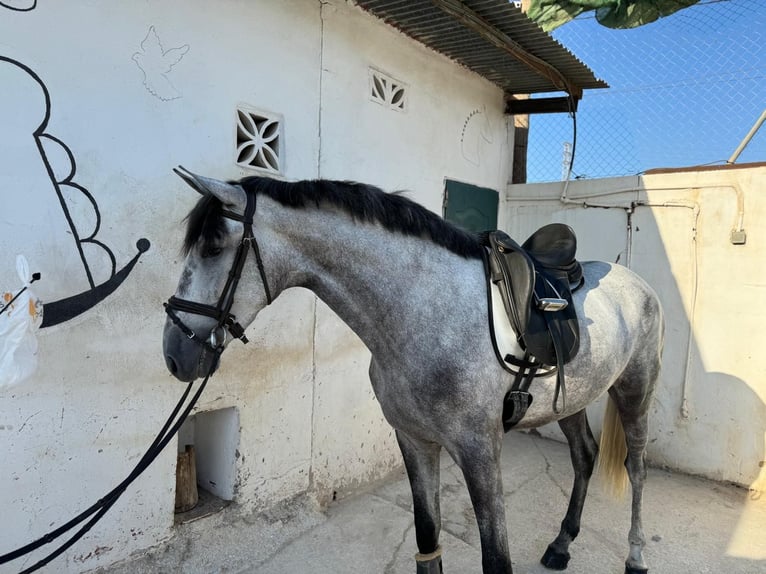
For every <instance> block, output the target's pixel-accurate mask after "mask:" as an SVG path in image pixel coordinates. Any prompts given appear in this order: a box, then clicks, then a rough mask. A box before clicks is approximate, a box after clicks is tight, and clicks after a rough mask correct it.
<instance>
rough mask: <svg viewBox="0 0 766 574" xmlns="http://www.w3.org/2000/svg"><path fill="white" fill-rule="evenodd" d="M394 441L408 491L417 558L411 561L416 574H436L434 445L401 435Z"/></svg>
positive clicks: (436, 458)
mask: <svg viewBox="0 0 766 574" xmlns="http://www.w3.org/2000/svg"><path fill="white" fill-rule="evenodd" d="M396 439H397V441H398V442H399V448H400V449H401V451H402V456H403V457H404V466H405V468H406V469H407V476H408V478H409V480H410V487H411V489H412V504H413V510H414V513H415V539H416V540H417V544H418V554H417V556H416V557H415V560H416V563H417V574H440V573H441V572H442V559H441V548H440V547H439V532H440V531H441V512H440V510H439V453H440V452H441V446H440V445H438V444H436V443H431V442H426V441H422V440H419V439H415V438H413V437H411V436H409V435H408V434H406V433H404V432H402V431H396Z"/></svg>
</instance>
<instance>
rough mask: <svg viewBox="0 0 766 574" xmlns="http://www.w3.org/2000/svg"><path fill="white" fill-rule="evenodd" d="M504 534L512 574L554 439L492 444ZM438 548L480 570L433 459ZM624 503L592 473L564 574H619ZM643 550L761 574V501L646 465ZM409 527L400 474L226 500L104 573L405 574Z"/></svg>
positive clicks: (471, 530)
mask: <svg viewBox="0 0 766 574" xmlns="http://www.w3.org/2000/svg"><path fill="white" fill-rule="evenodd" d="M503 477H504V481H505V500H506V512H507V517H508V537H509V541H510V546H511V554H512V556H513V560H514V562H513V566H514V572H515V573H516V574H536V573H543V572H550V571H548V570H546V569H545V568H544V567H543V566H541V565H540V564H539V559H540V557H541V556H542V554H543V552H544V551H545V548H546V546H547V545H548V543H549V542H551V541H552V540H553V538H554V537H555V536H556V534H557V532H558V526H559V523H560V522H561V519H562V518H563V515H564V512H565V509H566V504H567V501H568V496H569V495H568V493H569V490H570V488H571V480H572V470H571V466H570V462H569V451H568V448H567V446H566V445H563V444H560V443H557V442H554V441H551V440H547V439H543V438H540V437H539V436H535V435H534V434H522V433H517V432H512V433H509V434H508V435H507V436H506V444H505V446H504V450H503ZM441 500H442V518H443V529H442V536H441V543H442V546H443V548H444V571H445V572H446V573H447V574H451V573H453V574H472V573H477V574H478V573H480V572H481V553H480V545H479V536H478V530H477V528H476V522H475V518H474V515H473V510H472V508H471V504H470V501H469V498H468V493H467V491H466V489H465V485H464V482H463V478H462V476H461V473H460V471H459V469H458V468H457V467H456V466H455V464H454V463H453V462H452V460H451V459H450V458H449V457H446V456H445V457H444V458H443V460H442V494H441ZM629 524H630V511H629V499H628V498H627V497H625V498H624V499H623V500H619V501H616V500H614V499H613V498H611V497H610V496H609V495H607V494H605V493H604V492H603V491H602V489H601V485H600V482H599V479H598V476H595V477H594V480H593V482H592V483H591V489H590V493H589V496H588V500H587V501H586V505H585V511H584V515H583V521H582V531H581V532H580V536H579V537H578V539H577V540H576V541H575V542H574V543H573V545H572V547H571V548H570V550H571V554H572V559H571V561H570V563H569V568H568V570H567V572H569V573H571V574H621V573H622V572H623V568H624V559H625V556H626V555H627V550H628V543H627V532H628V528H629ZM644 530H645V533H646V537H647V541H648V542H647V547H646V551H645V557H646V560H647V562H648V563H649V567H650V572H653V573H655V574H665V573H667V574H692V573H694V574H703V573H715V574H757V573H761V574H766V496H765V497H763V498H762V499H760V500H759V499H757V496H755V494H752V493H749V492H748V491H747V490H745V489H741V488H736V487H733V486H728V485H722V484H718V483H714V482H710V481H706V480H701V479H697V478H692V477H688V476H684V475H679V474H673V473H669V472H666V471H663V470H658V469H652V470H650V472H649V479H648V482H647V486H646V489H645V492H644ZM415 552H416V545H415V529H414V526H413V518H412V510H411V500H410V492H409V485H408V483H407V479H406V477H405V475H404V473H403V471H402V472H400V473H396V474H395V475H393V476H392V477H390V479H389V480H387V481H384V482H382V483H380V484H377V485H374V486H372V487H370V488H369V489H367V490H366V491H364V492H360V493H356V494H354V495H352V496H348V497H346V498H344V499H342V500H339V501H336V502H334V503H333V504H332V505H331V506H330V507H329V508H327V509H325V510H323V511H322V510H319V509H318V508H317V506H316V505H315V504H314V503H312V501H311V500H310V499H308V498H307V497H304V498H298V499H296V500H293V501H291V502H290V503H286V504H283V505H280V506H279V507H278V508H276V509H273V510H272V511H270V512H269V513H264V514H259V515H255V516H249V517H248V516H241V515H240V513H238V511H237V508H236V506H231V507H229V508H227V509H225V510H223V511H221V512H219V513H218V514H216V515H214V516H210V517H207V518H204V519H201V520H198V521H196V522H192V523H189V524H185V525H183V526H180V527H179V528H178V534H177V536H176V537H175V538H174V539H173V540H171V541H170V542H169V543H168V544H166V545H164V546H162V547H160V548H158V549H155V550H153V551H151V552H149V553H147V554H146V555H145V556H143V557H141V558H140V559H137V560H134V561H132V562H129V563H125V564H122V565H119V566H114V567H112V568H109V569H102V570H99V572H101V573H104V574H106V573H109V574H128V573H130V574H158V573H163V574H164V573H168V574H169V573H176V572H183V573H189V574H197V573H205V574H208V573H210V574H213V573H215V574H218V573H239V574H286V573H298V572H311V573H312V574H343V573H354V574H361V573H364V574H377V573H380V574H400V573H402V574H413V573H414V572H415V562H414V553H415Z"/></svg>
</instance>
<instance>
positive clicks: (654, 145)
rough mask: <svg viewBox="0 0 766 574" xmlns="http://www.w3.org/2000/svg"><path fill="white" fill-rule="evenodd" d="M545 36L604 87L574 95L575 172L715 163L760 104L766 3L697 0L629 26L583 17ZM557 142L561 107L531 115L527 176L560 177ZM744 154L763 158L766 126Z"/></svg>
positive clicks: (563, 129) (764, 83) (765, 84)
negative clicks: (576, 99) (620, 27)
mask: <svg viewBox="0 0 766 574" xmlns="http://www.w3.org/2000/svg"><path fill="white" fill-rule="evenodd" d="M552 34H553V36H554V38H556V40H558V41H559V42H561V43H562V44H563V45H564V46H565V47H566V48H567V49H569V50H570V51H571V52H572V53H573V54H574V55H575V56H576V57H578V58H579V59H581V60H582V61H583V62H585V64H586V65H588V66H589V67H590V68H591V69H592V70H594V72H595V73H596V75H597V76H598V77H600V78H602V79H604V80H606V81H607V82H608V83H609V84H610V86H611V87H610V88H609V89H606V90H587V91H586V92H585V95H584V97H583V100H582V101H581V102H580V106H579V111H578V113H577V144H576V151H575V165H574V169H573V172H574V173H573V177H588V178H593V177H605V176H611V175H627V174H634V173H640V172H643V171H645V170H647V169H651V168H654V167H682V166H689V165H700V164H710V163H723V162H725V160H726V159H728V158H729V156H730V155H731V154H732V152H733V151H734V149H735V148H736V147H737V145H738V144H739V142H740V141H741V140H742V138H743V137H744V136H745V135H746V134H747V132H748V131H749V130H750V128H751V127H752V125H753V123H754V122H755V121H756V120H757V119H758V117H759V116H760V114H761V112H762V111H763V110H764V109H766V1H763V0H702V2H701V3H700V4H698V5H695V6H692V7H690V8H687V9H685V10H681V11H679V12H677V13H676V14H674V15H672V16H669V17H667V18H664V19H661V20H658V21H657V22H654V23H652V24H649V25H646V26H642V27H639V28H635V29H632V30H612V29H609V28H606V27H604V26H601V25H600V24H598V22H597V21H596V20H595V18H594V17H593V16H592V15H590V14H586V15H583V16H581V17H580V18H578V19H576V20H574V21H572V22H569V23H568V24H565V25H564V26H561V27H560V28H558V29H557V30H554V31H553V33H552ZM544 95H545V94H541V96H544ZM548 95H550V94H548ZM564 142H570V143H571V142H572V121H571V119H570V118H568V117H567V115H566V114H554V115H536V116H533V117H532V118H531V127H530V137H529V155H528V181H530V182H534V181H551V180H557V179H560V178H561V172H562V158H563V147H564ZM749 161H766V125H764V127H763V128H762V129H761V131H759V132H758V134H757V135H756V137H755V138H754V139H753V141H752V142H751V143H750V145H749V146H748V147H747V148H746V150H745V151H744V152H743V153H742V155H741V156H740V158H739V159H738V160H737V162H738V163H744V162H749Z"/></svg>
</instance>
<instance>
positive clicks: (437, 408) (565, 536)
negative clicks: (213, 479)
mask: <svg viewBox="0 0 766 574" xmlns="http://www.w3.org/2000/svg"><path fill="white" fill-rule="evenodd" d="M177 173H178V174H179V175H180V176H181V177H183V179H184V180H185V181H186V182H187V183H188V184H189V185H191V186H192V187H193V188H194V189H195V190H196V191H198V192H199V193H201V194H202V196H203V197H202V198H201V199H200V200H199V202H198V203H197V205H196V207H194V209H193V210H192V211H191V213H190V214H189V216H188V218H187V230H186V238H185V242H184V248H185V252H186V253H187V257H186V261H185V264H184V269H183V272H182V274H181V279H180V281H179V284H178V289H177V291H176V295H175V297H172V298H171V301H170V303H169V306H170V307H171V309H172V310H171V311H170V312H169V314H170V317H169V319H168V321H167V323H166V325H165V330H164V338H163V348H164V354H165V360H166V363H167V366H168V368H169V370H170V371H171V372H172V373H173V374H174V375H175V376H176V377H177V378H178V379H180V380H182V381H193V380H194V379H196V378H199V377H204V376H205V375H207V374H208V372H209V371H211V370H212V369H214V368H215V367H216V366H217V362H218V358H219V356H220V353H221V352H222V351H223V347H224V346H225V344H226V342H227V340H230V339H231V338H232V335H233V336H234V337H239V335H240V334H241V331H240V324H241V325H242V326H244V327H247V326H248V325H249V324H250V323H252V321H253V320H254V319H255V317H256V315H257V314H258V312H259V311H260V310H261V309H263V308H264V307H265V306H266V305H267V304H268V303H269V302H270V301H271V299H272V298H274V297H277V296H278V295H279V293H281V292H282V291H283V290H285V289H287V288H288V287H305V288H307V289H310V290H311V291H313V292H314V293H315V294H316V295H317V296H318V297H319V298H320V299H321V300H322V301H324V302H325V303H326V304H327V305H329V306H330V307H331V308H332V309H333V311H335V313H337V314H338V316H339V317H340V318H341V319H343V321H345V322H346V324H348V325H349V327H351V329H353V331H354V332H355V333H356V334H357V335H358V336H359V337H360V338H361V339H362V341H363V342H364V343H365V345H367V347H368V348H369V350H370V351H371V353H372V362H371V364H370V371H369V372H370V380H371V381H372V386H373V389H374V391H375V395H376V396H377V398H378V400H379V402H380V406H381V408H382V410H383V413H384V415H385V417H386V420H387V421H388V422H389V423H390V424H391V426H393V427H394V429H395V430H396V438H397V440H398V442H399V446H400V448H401V452H402V456H403V457H404V463H405V466H406V469H407V474H408V476H409V480H410V484H411V487H412V498H413V503H414V516H415V530H416V538H417V545H418V550H419V553H418V554H417V555H416V561H417V570H418V572H424V573H437V572H441V568H442V565H441V564H442V563H441V548H440V546H439V532H440V529H441V517H440V510H439V455H440V451H441V449H442V447H444V448H446V449H447V451H448V452H449V454H450V455H451V456H452V458H453V459H454V460H455V462H456V463H457V464H458V465H459V467H460V468H461V470H462V472H463V475H464V477H465V481H466V485H467V487H468V490H469V493H470V497H471V501H472V504H473V507H474V510H475V513H476V520H477V522H478V528H479V533H480V537H481V551H482V565H483V572H484V573H485V574H495V573H497V574H500V573H502V574H508V573H510V572H512V568H511V558H510V555H509V552H508V541H507V532H506V526H505V507H504V504H503V485H502V480H501V474H500V465H499V459H500V449H501V445H502V440H503V424H502V422H501V415H502V410H503V397H504V395H505V393H506V392H507V390H508V388H509V386H510V384H511V375H509V374H508V373H507V372H506V371H505V370H503V368H502V367H501V366H500V364H499V363H498V360H497V359H496V355H495V353H494V350H493V345H492V342H491V340H490V332H489V329H488V303H487V294H486V289H487V285H486V282H485V271H484V266H483V261H482V256H481V250H482V249H483V247H481V245H480V244H479V242H478V241H477V239H476V238H475V237H474V236H473V235H470V234H468V233H466V232H463V231H462V230H460V229H458V228H456V227H454V226H452V225H450V224H449V223H447V222H445V221H443V220H442V219H441V218H440V217H438V216H437V215H435V214H433V213H432V212H430V211H428V210H426V209H425V208H423V207H421V206H419V205H417V204H415V203H414V202H412V201H410V200H408V199H406V198H405V197H403V196H402V195H399V194H387V193H384V192H382V191H381V190H379V189H377V188H375V187H371V186H367V185H362V184H357V183H349V182H336V181H322V180H318V181H302V182H296V183H286V182H282V181H276V180H272V179H268V178H261V177H249V178H246V179H243V180H241V181H239V182H236V183H224V182H222V181H218V180H214V179H210V178H205V177H200V176H196V175H194V174H191V173H190V172H186V171H184V172H180V171H177ZM256 201H257V208H256ZM246 211H247V212H248V213H246ZM250 220H252V224H250V223H249V221H250ZM240 245H242V246H243V247H242V248H241V249H240V248H239V246H240ZM251 247H252V249H251ZM583 267H584V277H585V283H584V286H583V288H582V289H580V290H579V291H577V292H576V293H575V294H574V304H575V306H576V310H577V315H578V317H579V321H580V351H579V354H578V355H577V356H576V357H575V358H574V359H573V360H572V362H571V363H569V364H568V365H567V368H566V385H567V390H568V393H567V403H566V408H565V410H564V411H563V412H561V413H560V414H558V415H555V414H554V412H553V409H552V400H553V390H554V389H553V387H554V380H553V379H554V378H555V377H551V378H547V379H539V380H536V381H535V382H534V383H533V385H532V387H531V389H530V390H531V391H532V393H533V394H534V396H535V400H534V402H533V403H532V405H531V406H530V408H529V410H528V411H527V414H526V415H525V417H524V418H523V419H522V420H521V422H520V423H519V424H518V425H517V428H520V429H523V428H532V427H537V426H539V425H543V424H545V423H548V422H551V421H554V420H557V421H558V423H559V425H560V427H561V429H562V430H563V432H564V434H565V435H566V438H567V440H568V441H569V446H570V449H571V457H572V464H573V466H574V473H575V479H574V487H573V489H572V495H571V499H570V501H569V507H568V509H567V513H566V516H565V518H564V520H563V522H562V523H561V530H560V532H559V535H558V536H557V537H556V539H555V540H554V541H553V542H552V543H551V544H550V545H549V546H548V549H547V550H546V552H545V555H544V556H543V558H542V562H543V564H545V565H546V566H547V567H549V568H552V569H557V570H563V569H564V568H566V565H567V562H568V560H569V551H568V549H569V544H570V543H571V542H572V540H573V539H574V538H575V537H576V536H577V534H578V532H579V530H580V517H581V514H582V508H583V502H584V500H585V496H586V492H587V488H588V481H589V479H590V476H591V474H592V471H593V468H594V461H595V459H596V455H597V453H598V451H599V447H598V445H597V443H596V441H595V440H594V438H593V435H592V433H591V430H590V428H589V425H588V421H587V417H586V413H585V407H586V406H587V405H588V404H590V403H592V402H593V401H594V400H596V399H597V398H598V397H599V396H601V395H602V394H603V393H604V392H605V391H607V390H608V391H609V396H610V397H611V400H610V401H609V402H608V405H609V406H608V408H607V415H606V417H605V426H604V432H603V435H602V448H601V450H602V452H601V457H602V461H601V462H602V465H603V464H604V463H605V462H606V463H610V462H611V463H612V467H613V468H614V467H615V466H616V468H618V469H619V471H621V472H622V475H623V477H624V469H623V467H622V465H623V462H624V466H625V468H627V475H628V477H629V479H630V482H631V485H632V492H633V500H632V503H633V506H632V519H631V528H630V533H629V544H630V551H629V556H628V559H627V561H626V568H625V570H626V572H629V573H631V574H635V573H643V572H646V570H647V568H646V564H645V562H644V559H643V556H642V549H643V547H644V544H645V540H644V533H643V531H642V527H641V495H642V489H643V484H644V479H645V477H646V467H645V460H644V457H645V447H646V442H647V416H648V411H649V406H650V402H651V398H652V394H653V390H654V386H655V383H656V380H657V377H658V373H659V369H660V355H661V349H662V339H663V320H662V310H661V308H660V304H659V302H658V300H657V296H656V295H655V293H654V292H653V291H652V289H651V288H650V287H649V286H648V285H647V284H646V283H645V282H644V281H643V280H641V279H640V278H639V277H638V276H636V275H635V274H634V273H632V272H631V271H629V270H628V269H626V268H624V267H621V266H617V265H612V264H609V263H603V262H588V263H585V264H584V265H583ZM237 268H239V269H240V274H241V278H240V279H237V280H232V278H231V276H230V270H235V269H237ZM235 291H236V294H235V293H234V292H235ZM174 302H175V305H174ZM221 308H223V310H222V309H221ZM211 310H212V311H211ZM224 324H225V326H224V327H222V325H224ZM226 331H228V336H227V332H226ZM620 423H621V424H620ZM623 432H624V434H621V433H623ZM604 438H606V439H608V440H607V441H606V444H607V445H609V444H616V445H617V446H621V447H622V451H621V452H620V451H619V449H611V448H610V449H606V448H605V447H604V444H605V441H604V440H603V439H604ZM625 447H627V450H625ZM607 450H609V452H607ZM621 478H622V477H621Z"/></svg>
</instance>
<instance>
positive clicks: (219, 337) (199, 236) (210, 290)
mask: <svg viewBox="0 0 766 574" xmlns="http://www.w3.org/2000/svg"><path fill="white" fill-rule="evenodd" d="M175 172H176V173H177V174H178V175H179V176H180V177H181V178H182V179H183V180H184V181H185V182H186V183H187V184H189V186H191V187H192V188H193V189H194V190H195V191H197V192H198V193H200V194H201V195H202V198H201V199H200V200H199V201H198V202H197V205H196V206H195V207H194V209H192V211H191V212H190V213H189V215H188V216H187V218H186V223H187V227H186V237H185V240H184V253H185V254H186V259H185V261H184V267H183V272H182V273H181V278H180V280H179V282H178V288H177V289H176V292H175V295H174V296H173V297H171V298H170V299H169V300H168V303H167V304H166V310H167V312H168V319H167V321H166V322H165V329H164V333H163V341H162V342H163V353H164V355H165V363H166V365H167V367H168V369H169V370H170V372H171V373H172V374H173V375H174V376H175V377H176V378H178V379H179V380H181V381H189V382H190V381H193V380H194V379H196V378H199V377H204V376H205V375H207V374H208V373H211V372H213V371H214V370H215V369H216V368H217V366H218V360H219V357H220V355H221V353H222V352H223V350H224V348H225V347H226V345H227V344H228V343H229V341H230V340H231V339H232V338H240V339H242V341H244V342H245V343H246V342H247V338H246V337H245V336H244V333H243V331H244V328H246V327H247V326H248V325H249V324H250V323H251V322H252V321H253V319H255V316H256V314H257V313H258V311H259V310H260V309H262V308H263V307H264V306H266V305H267V304H268V303H269V302H270V301H271V294H270V293H269V290H268V283H267V280H266V276H265V272H264V270H263V263H262V261H261V256H260V250H259V247H258V243H257V241H256V239H255V236H254V233H253V215H254V213H255V200H256V197H255V194H254V193H250V194H248V193H246V192H245V191H244V189H243V188H242V187H241V186H240V185H238V184H231V183H226V182H223V181H218V180H215V179H211V178H207V177H202V176H198V175H195V174H192V173H190V172H188V171H186V170H185V169H183V168H180V169H177V170H175Z"/></svg>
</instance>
